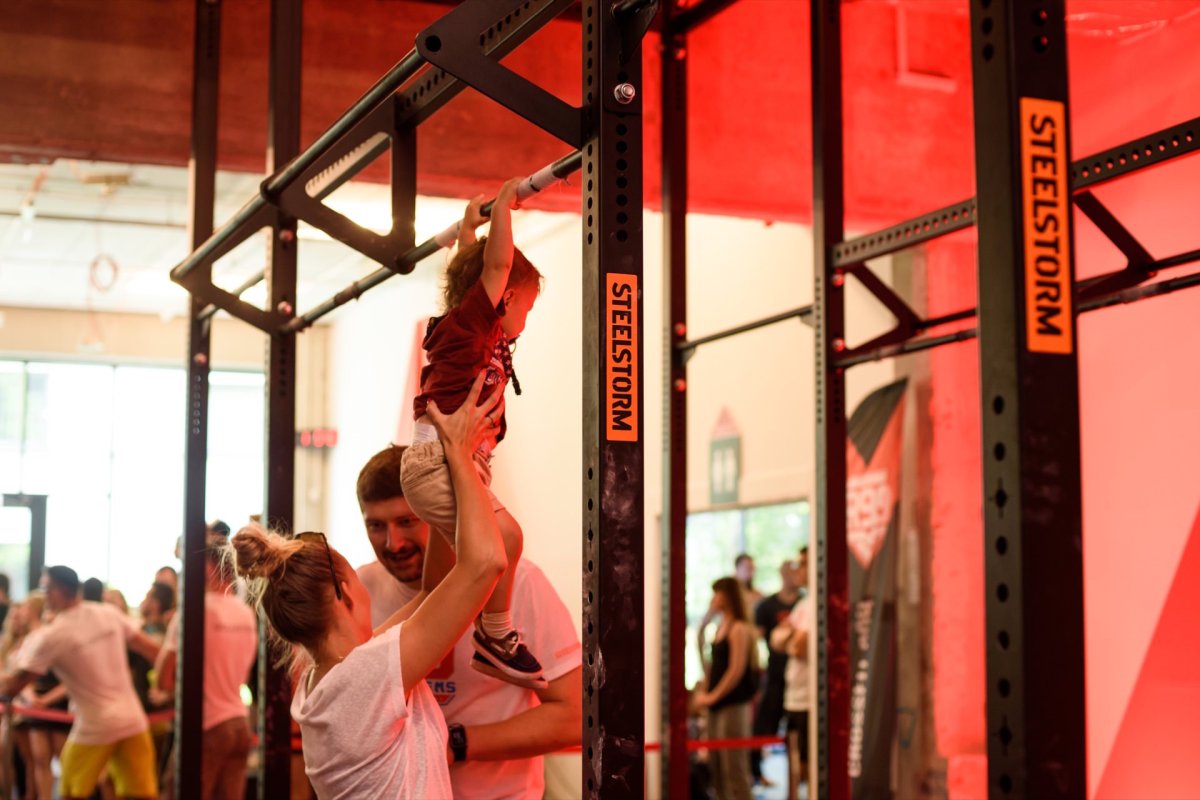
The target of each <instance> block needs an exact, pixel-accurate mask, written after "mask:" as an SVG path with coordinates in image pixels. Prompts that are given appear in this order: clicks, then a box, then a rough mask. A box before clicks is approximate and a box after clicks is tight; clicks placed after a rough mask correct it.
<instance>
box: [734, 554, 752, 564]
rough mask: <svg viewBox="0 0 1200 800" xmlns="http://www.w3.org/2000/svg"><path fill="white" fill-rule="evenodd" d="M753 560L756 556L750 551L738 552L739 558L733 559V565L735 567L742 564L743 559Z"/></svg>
mask: <svg viewBox="0 0 1200 800" xmlns="http://www.w3.org/2000/svg"><path fill="white" fill-rule="evenodd" d="M753 560H754V556H752V555H750V554H749V553H738V554H737V558H735V559H734V560H733V565H734V566H735V567H740V566H741V565H742V562H743V561H753Z"/></svg>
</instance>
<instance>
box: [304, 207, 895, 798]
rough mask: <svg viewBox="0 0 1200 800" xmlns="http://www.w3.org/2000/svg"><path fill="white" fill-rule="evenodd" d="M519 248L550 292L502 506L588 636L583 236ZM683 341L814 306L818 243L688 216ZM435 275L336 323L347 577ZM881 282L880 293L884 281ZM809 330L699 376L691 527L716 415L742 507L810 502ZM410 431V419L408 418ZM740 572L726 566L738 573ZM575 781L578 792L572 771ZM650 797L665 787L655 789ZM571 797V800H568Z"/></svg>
mask: <svg viewBox="0 0 1200 800" xmlns="http://www.w3.org/2000/svg"><path fill="white" fill-rule="evenodd" d="M517 217H518V219H517V228H516V232H515V237H516V241H517V243H518V245H519V246H521V247H522V249H523V250H525V251H526V253H527V255H528V256H529V257H530V259H531V260H532V261H533V263H534V264H536V265H537V266H538V267H539V269H541V270H542V272H543V273H544V274H545V275H546V285H545V290H544V291H543V293H542V296H541V298H540V299H539V300H538V303H537V306H536V307H535V308H534V310H533V312H532V313H531V315H530V317H529V324H528V327H527V329H526V332H525V335H524V336H523V337H522V338H521V342H520V345H519V347H518V349H517V353H516V355H515V358H514V366H515V368H516V371H517V375H518V377H519V378H520V381H521V385H522V388H523V390H524V394H523V395H522V396H521V397H514V396H513V395H512V393H511V392H510V394H509V398H508V409H507V414H508V419H509V438H508V439H506V440H505V442H504V443H503V445H502V446H501V447H500V448H498V450H497V452H496V455H495V460H494V463H493V472H494V483H493V488H494V490H495V492H496V494H497V495H498V496H499V497H500V498H502V499H503V501H504V502H505V503H506V504H507V505H508V507H509V508H510V510H511V511H512V512H513V514H514V516H515V517H516V518H517V520H518V521H519V522H520V523H521V525H522V527H523V528H524V531H525V537H526V540H525V553H526V557H528V558H530V559H532V560H533V561H535V562H537V563H538V564H539V565H540V566H541V567H542V568H543V569H544V570H545V571H546V573H547V575H548V576H549V577H550V579H551V581H552V582H553V583H554V586H555V588H556V589H557V590H558V592H559V595H560V596H561V597H562V599H563V601H564V602H565V603H566V605H567V607H568V608H569V609H570V611H571V613H572V616H573V617H574V618H575V619H576V620H577V621H578V620H579V618H580V614H581V606H582V603H581V572H582V570H581V566H580V562H581V519H582V513H581V505H582V477H581V475H580V467H579V465H580V463H581V459H582V423H581V415H580V407H581V394H582V389H581V386H582V375H581V348H582V334H581V330H582V318H581V313H582V311H581V297H582V282H581V277H580V265H581V255H580V251H581V247H580V228H579V219H578V217H577V216H574V215H550V214H538V213H535V212H525V213H523V214H518V215H517ZM661 229H662V224H661V218H660V217H659V215H657V214H651V213H647V214H646V218H645V253H646V262H645V275H644V279H643V297H642V302H643V305H644V328H643V330H644V336H645V341H644V353H643V364H644V369H645V377H644V382H645V383H644V387H645V389H644V391H645V395H644V442H645V464H646V472H645V509H646V573H645V575H646V581H645V586H646V597H645V602H646V628H645V634H646V636H645V642H646V660H647V663H646V714H647V717H646V718H647V739H648V740H649V741H657V740H658V739H659V735H658V716H659V702H658V680H659V679H658V675H659V655H660V654H659V641H660V640H659V631H660V626H659V613H660V612H659V607H660V606H659V591H660V583H659V580H658V575H659V574H660V572H659V564H660V558H659V542H660V537H659V513H660V510H661V507H662V449H663V446H662V420H663V416H662V386H661V382H662V370H663V348H662V327H663V288H662V268H661V252H662V246H661ZM689 248H690V255H689V261H690V266H689V270H690V276H689V286H688V305H689V338H695V337H699V336H702V335H705V334H707V333H712V332H715V331H717V330H721V329H724V328H726V327H730V326H733V325H737V324H740V323H743V322H746V321H750V320H753V319H758V318H760V317H765V316H768V315H771V314H775V313H778V312H781V311H785V310H788V309H792V308H795V307H798V306H801V305H804V304H805V303H807V302H809V301H810V299H811V295H812V288H811V287H812V270H811V264H812V255H811V253H812V241H811V236H810V234H809V231H808V230H807V229H806V228H802V227H800V226H797V225H790V224H782V223H778V224H773V225H765V224H764V223H762V222H758V221H752V220H734V219H727V218H718V217H708V216H701V215H693V216H692V217H691V218H690V220H689ZM441 263H443V262H442V260H441V257H435V258H433V259H430V260H429V261H428V262H426V263H425V264H423V265H421V266H420V267H419V268H418V270H417V272H416V273H414V275H412V276H408V277H400V278H395V279H393V280H392V281H390V282H389V283H388V284H385V285H384V286H382V287H379V288H377V289H375V290H373V291H372V292H370V293H368V294H367V295H365V296H364V297H363V299H362V300H360V301H359V302H358V303H357V304H356V305H355V306H352V307H351V308H349V309H347V310H346V311H344V312H341V313H340V316H338V317H337V318H336V321H335V325H334V329H333V334H332V337H331V346H330V364H331V366H330V375H329V377H330V383H329V394H330V398H331V400H330V402H331V408H332V409H333V411H332V413H333V418H334V420H335V421H336V426H337V427H338V429H339V432H340V439H339V444H338V447H337V448H336V451H335V452H334V454H333V457H332V461H331V468H330V480H329V484H328V491H327V501H328V506H327V507H328V511H329V526H328V527H329V530H330V533H331V537H332V538H333V540H334V543H335V546H337V547H338V548H339V549H342V551H343V552H344V553H346V554H347V555H348V557H349V558H350V560H351V561H352V562H354V563H358V562H360V561H365V560H367V559H369V558H370V547H369V545H368V544H367V541H366V537H365V536H364V535H363V534H362V527H361V520H360V517H359V513H358V508H357V504H356V502H355V499H354V480H355V477H356V476H357V473H358V469H359V468H360V467H361V465H362V464H363V463H364V462H365V460H366V459H367V458H368V457H369V456H370V455H371V454H372V453H374V452H375V451H376V450H378V449H379V448H381V447H382V446H384V445H385V444H386V443H387V442H388V441H390V439H391V437H392V436H393V434H394V433H395V430H396V427H397V422H398V419H399V416H398V415H399V414H400V413H402V409H401V406H402V404H403V401H402V394H403V391H404V387H405V381H406V379H407V374H408V373H407V370H408V369H409V368H410V367H409V364H408V360H409V359H410V357H411V353H412V349H413V341H414V335H415V332H416V326H417V324H418V320H419V319H420V318H422V317H424V316H426V315H428V314H429V313H431V312H433V311H435V310H436V308H437V302H436V281H435V279H434V277H433V275H434V273H435V272H436V270H437V269H439V268H440V265H441ZM887 266H888V265H886V264H885V265H884V267H885V268H884V269H881V270H880V274H881V276H882V277H883V278H884V279H885V280H886V279H887V278H889V277H890V274H889V273H890V269H887V268H886V267H887ZM847 302H848V305H849V309H848V315H847V316H848V319H850V320H851V321H852V324H851V327H850V331H849V333H850V337H849V338H850V343H851V344H854V343H855V342H856V341H858V340H861V339H863V338H866V337H867V336H869V335H873V334H874V333H876V332H878V331H879V330H881V329H882V328H884V327H886V325H887V323H888V322H889V321H890V317H888V315H887V313H886V312H884V311H882V309H880V308H879V307H878V306H877V304H875V302H874V301H873V300H870V299H867V298H864V297H863V295H862V293H861V292H859V291H855V287H853V286H851V287H850V288H849V290H848V301H847ZM812 349H813V339H812V332H811V330H810V329H809V328H808V327H807V326H805V325H804V324H803V323H801V322H800V321H798V320H789V321H786V322H783V323H779V324H776V325H773V326H771V327H769V328H764V329H761V330H758V331H755V332H752V333H748V334H744V335H742V336H739V337H736V338H734V339H731V340H728V341H724V342H720V343H715V344H712V345H709V346H707V347H705V348H703V349H701V351H699V352H698V353H697V354H696V355H695V356H694V358H693V359H692V360H691V362H690V363H689V384H688V389H689V395H688V397H689V405H688V413H689V421H690V432H689V455H690V457H689V487H688V496H689V503H690V506H691V509H692V510H697V509H701V508H704V507H705V506H706V505H707V502H708V470H707V460H708V442H709V436H710V433H711V430H712V426H713V424H714V423H715V422H716V419H717V416H718V415H719V413H720V410H721V408H722V407H723V406H727V407H728V408H729V409H730V412H731V413H732V415H733V417H734V418H735V420H736V421H737V423H738V426H739V428H740V430H741V435H742V446H743V453H742V458H743V465H742V476H743V478H742V485H741V495H742V499H743V500H744V501H745V502H766V501H772V500H781V499H793V498H798V497H807V496H811V494H812V491H813V486H814V483H815V474H816V473H815V466H814V445H813V440H814V428H815V426H814V416H813V414H814V412H813V398H814V390H813V354H812ZM892 376H893V369H892V366H891V365H890V364H886V363H885V364H882V365H879V364H874V365H868V366H863V367H857V368H855V369H854V370H851V371H850V372H849V373H848V379H847V380H848V387H847V410H848V411H849V410H852V409H853V407H854V405H855V404H856V403H857V402H858V400H859V399H861V398H862V397H863V396H864V395H866V394H867V393H868V392H869V391H870V390H871V389H873V388H875V387H876V386H878V385H880V384H882V383H885V382H887V381H889V380H891V378H892ZM404 413H407V412H404ZM731 566H732V565H731ZM573 762H574V766H573V767H569V768H568V769H567V770H566V772H567V774H568V775H570V776H573V777H576V778H577V776H578V775H579V768H578V759H574V760H573ZM648 785H649V787H650V790H651V793H652V794H653V793H655V792H656V791H657V777H656V776H654V775H651V776H650V777H649V779H648ZM567 791H568V792H569V791H570V790H567Z"/></svg>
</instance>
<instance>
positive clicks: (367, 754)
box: [292, 624, 452, 800]
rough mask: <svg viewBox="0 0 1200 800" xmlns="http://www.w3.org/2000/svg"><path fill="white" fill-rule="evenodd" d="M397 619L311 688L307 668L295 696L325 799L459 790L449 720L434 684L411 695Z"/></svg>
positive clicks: (436, 799)
mask: <svg viewBox="0 0 1200 800" xmlns="http://www.w3.org/2000/svg"><path fill="white" fill-rule="evenodd" d="M403 629H404V625H403V624H401V625H396V626H394V627H392V628H389V629H388V630H387V631H385V632H384V633H382V634H380V635H379V636H376V637H375V638H374V639H371V640H370V641H368V642H365V643H364V644H360V645H359V646H358V647H356V648H354V649H353V650H351V651H350V654H349V655H348V656H346V660H345V661H343V662H342V663H340V664H338V665H336V666H335V667H334V668H333V669H331V670H329V672H327V673H325V677H324V678H322V679H321V682H320V683H318V684H317V685H316V688H314V689H313V690H312V692H311V693H310V692H309V691H308V682H309V678H310V677H311V675H312V670H308V671H306V672H305V673H304V675H303V676H302V677H301V679H300V680H299V682H298V684H299V685H298V687H297V690H296V694H295V696H294V697H293V698H292V717H293V718H294V719H295V720H296V722H298V723H300V731H301V734H302V737H303V742H304V772H305V773H306V774H307V775H308V779H309V780H310V781H311V782H312V785H313V788H314V789H315V790H316V792H317V797H319V798H320V800H338V798H345V799H346V800H349V798H364V797H379V798H384V797H387V798H392V797H395V798H401V797H403V798H410V797H411V798H422V800H448V798H450V797H451V796H452V792H451V789H450V774H449V772H448V771H447V768H446V722H445V720H444V719H443V718H442V715H441V713H440V712H439V711H438V707H437V702H436V701H435V700H434V699H433V694H432V693H431V692H430V691H429V687H428V686H426V685H425V684H424V683H423V682H418V683H417V684H416V685H415V686H414V687H413V690H412V692H411V693H410V694H409V699H408V702H407V703H405V701H404V681H403V679H402V678H401V675H400V636H401V635H402V632H403Z"/></svg>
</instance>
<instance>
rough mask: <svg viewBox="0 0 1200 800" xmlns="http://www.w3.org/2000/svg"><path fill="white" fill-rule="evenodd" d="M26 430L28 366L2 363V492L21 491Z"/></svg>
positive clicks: (0, 435) (0, 395)
mask: <svg viewBox="0 0 1200 800" xmlns="http://www.w3.org/2000/svg"><path fill="white" fill-rule="evenodd" d="M24 431H25V364H24V363H23V362H21V361H0V491H4V492H9V493H16V492H19V491H21V442H22V440H23V438H24ZM14 596H15V595H14Z"/></svg>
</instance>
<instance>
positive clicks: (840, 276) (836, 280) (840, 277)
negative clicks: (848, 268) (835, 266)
mask: <svg viewBox="0 0 1200 800" xmlns="http://www.w3.org/2000/svg"><path fill="white" fill-rule="evenodd" d="M845 283H846V275H845V274H844V273H842V272H835V273H833V285H834V286H842V285H844V284H845Z"/></svg>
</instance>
